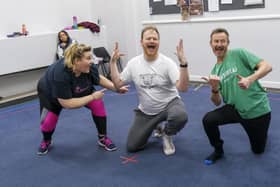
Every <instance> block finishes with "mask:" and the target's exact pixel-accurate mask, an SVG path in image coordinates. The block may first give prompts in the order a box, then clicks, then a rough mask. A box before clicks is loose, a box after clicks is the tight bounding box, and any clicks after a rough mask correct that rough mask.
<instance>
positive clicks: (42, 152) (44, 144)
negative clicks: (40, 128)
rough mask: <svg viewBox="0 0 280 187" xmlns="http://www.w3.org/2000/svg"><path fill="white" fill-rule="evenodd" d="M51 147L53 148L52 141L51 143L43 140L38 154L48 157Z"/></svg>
mask: <svg viewBox="0 0 280 187" xmlns="http://www.w3.org/2000/svg"><path fill="white" fill-rule="evenodd" d="M50 146H51V140H49V141H45V140H43V141H42V142H41V144H40V147H39V149H38V152H37V154H38V155H46V154H47V153H48V152H49V149H50Z"/></svg>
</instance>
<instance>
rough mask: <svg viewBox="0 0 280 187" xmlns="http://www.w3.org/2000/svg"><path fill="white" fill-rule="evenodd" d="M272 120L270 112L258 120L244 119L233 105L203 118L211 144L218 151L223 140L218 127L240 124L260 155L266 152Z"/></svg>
mask: <svg viewBox="0 0 280 187" xmlns="http://www.w3.org/2000/svg"><path fill="white" fill-rule="evenodd" d="M270 119H271V113H270V112H269V113H267V114H264V115H262V116H259V117H257V118H253V119H243V118H241V116H240V115H239V113H238V112H237V110H236V109H235V108H234V107H233V106H232V105H224V106H222V107H221V108H218V109H216V110H213V111H211V112H208V113H207V114H206V115H205V116H204V117H203V126H204V130H205V132H206V134H207V136H208V139H209V141H210V144H211V145H212V146H213V147H214V148H215V149H216V150H217V149H218V150H219V149H221V148H222V144H223V140H222V139H221V135H220V131H219V128H218V127H219V126H221V125H227V124H232V123H240V124H241V126H242V127H243V128H244V130H245V131H246V133H247V135H248V137H249V140H250V144H251V149H252V151H253V152H254V153H256V154H258V153H263V152H264V150H265V145H266V140H267V132H268V128H269V124H270Z"/></svg>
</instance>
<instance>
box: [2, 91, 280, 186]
mask: <svg viewBox="0 0 280 187" xmlns="http://www.w3.org/2000/svg"><path fill="white" fill-rule="evenodd" d="M209 92H210V91H209V88H208V87H202V88H200V89H198V90H196V89H195V88H194V87H192V88H190V90H189V91H188V92H187V93H183V94H181V96H182V98H183V100H184V101H185V103H186V107H187V111H188V115H189V122H188V124H187V126H186V127H185V128H184V129H183V130H182V131H181V132H180V133H179V134H178V135H177V136H176V137H174V144H175V146H176V154H175V155H173V156H165V155H164V154H163V151H162V141H161V139H157V138H153V137H151V138H150V140H149V144H148V146H147V148H146V149H145V150H143V151H141V152H138V153H135V154H130V153H127V152H126V148H125V145H126V138H127V133H128V129H129V127H130V125H131V122H132V120H133V119H132V118H133V109H134V108H136V106H137V96H136V92H135V90H134V88H133V87H132V88H131V90H130V91H129V93H127V94H126V95H118V94H115V93H112V92H109V91H108V92H106V95H105V97H104V101H105V105H106V109H107V113H108V134H109V136H110V137H111V138H112V140H113V141H114V143H115V144H116V145H117V146H118V150H117V151H115V152H107V151H104V150H103V149H102V148H100V147H98V145H97V142H96V141H97V136H96V134H97V132H96V128H95V125H94V123H93V122H92V119H91V115H90V111H88V110H87V109H85V108H81V109H76V110H63V111H62V113H61V116H60V119H59V121H58V125H57V129H56V132H55V134H54V136H53V147H52V149H51V151H50V152H49V154H48V155H46V156H37V155H36V152H37V147H38V145H39V143H40V141H41V134H40V128H39V105H38V100H37V99H35V100H32V101H29V102H25V103H22V104H18V105H13V106H9V107H5V108H1V109H0V153H1V160H0V186H1V187H16V186H18V187H39V186H42V187H56V186H57V187H62V186H67V187H71V186H73V187H76V186H80V187H95V186H98V187H99V186H100V187H103V186H106V187H110V186H120V187H137V186H139V187H144V186H145V187H149V186H151V187H156V186H161V187H164V186H172V187H176V186H191V187H195V186H203V187H212V186H213V187H231V186H232V187H233V186H234V187H237V186H238V187H240V186H246V187H250V186H254V187H259V186H269V187H274V186H275V187H276V186H279V185H280V179H279V175H280V156H279V155H280V141H279V135H280V126H279V122H280V115H279V109H280V95H279V94H272V93H269V98H270V101H271V107H272V121H271V126H270V129H269V138H268V143H267V148H266V152H265V154H263V155H254V154H253V153H252V152H251V150H250V145H249V140H248V137H247V135H246V134H245V132H244V130H243V129H242V128H241V126H240V125H228V126H224V127H222V128H221V134H222V137H223V139H224V141H225V144H224V149H225V158H223V159H222V160H221V161H219V162H217V163H216V164H215V165H211V166H206V165H204V164H203V159H204V158H205V156H207V155H208V154H209V153H210V152H212V148H211V147H210V145H209V143H208V140H207V137H206V135H205V133H204V130H203V128H202V122H201V119H202V117H203V115H204V114H205V113H206V112H208V111H209V110H212V109H213V108H214V105H213V104H211V102H210V100H209ZM129 159H130V160H129Z"/></svg>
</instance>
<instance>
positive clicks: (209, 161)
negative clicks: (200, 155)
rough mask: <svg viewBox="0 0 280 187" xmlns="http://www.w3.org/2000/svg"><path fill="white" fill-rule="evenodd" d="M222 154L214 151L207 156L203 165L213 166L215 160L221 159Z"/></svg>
mask: <svg viewBox="0 0 280 187" xmlns="http://www.w3.org/2000/svg"><path fill="white" fill-rule="evenodd" d="M223 156H224V153H223V152H216V151H214V152H213V153H212V154H211V155H209V156H208V157H207V158H206V159H205V160H204V163H205V164H206V165H211V164H214V163H215V162H216V161H217V160H219V159H221V158H223Z"/></svg>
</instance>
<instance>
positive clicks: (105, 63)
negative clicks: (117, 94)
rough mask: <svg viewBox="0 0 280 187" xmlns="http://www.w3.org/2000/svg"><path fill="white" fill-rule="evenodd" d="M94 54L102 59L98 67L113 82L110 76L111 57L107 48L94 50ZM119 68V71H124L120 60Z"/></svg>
mask: <svg viewBox="0 0 280 187" xmlns="http://www.w3.org/2000/svg"><path fill="white" fill-rule="evenodd" d="M93 54H94V55H95V56H96V57H98V58H101V59H102V60H100V61H99V63H98V67H100V68H101V71H102V74H103V75H104V76H105V77H106V78H108V79H110V80H111V75H110V64H109V63H110V60H111V56H110V55H109V53H108V51H107V50H106V49H105V47H97V48H93ZM117 67H118V69H119V71H120V72H121V71H122V64H121V60H120V59H119V60H118V62H117Z"/></svg>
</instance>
